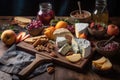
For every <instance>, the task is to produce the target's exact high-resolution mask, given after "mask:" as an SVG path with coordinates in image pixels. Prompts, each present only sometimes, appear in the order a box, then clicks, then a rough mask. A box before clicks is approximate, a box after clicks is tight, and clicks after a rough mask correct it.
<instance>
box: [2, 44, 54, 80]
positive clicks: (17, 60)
mask: <svg viewBox="0 0 120 80" xmlns="http://www.w3.org/2000/svg"><path fill="white" fill-rule="evenodd" d="M34 59H35V56H33V55H31V54H29V53H27V52H25V51H21V50H17V49H16V45H12V46H11V47H10V48H9V49H8V50H7V51H6V52H5V53H4V55H3V56H2V57H0V70H1V71H3V72H6V73H9V74H11V75H12V76H13V80H19V78H18V77H17V76H16V75H18V73H19V72H20V71H21V70H22V69H23V68H25V67H26V66H28V65H29V64H30V63H31V62H32V61H33V60H34ZM48 66H53V63H43V64H42V65H40V66H39V67H38V68H36V69H35V70H34V71H33V73H32V74H31V75H30V76H29V77H28V78H32V77H34V76H36V75H39V74H41V73H44V72H45V71H46V70H47V67H48Z"/></svg>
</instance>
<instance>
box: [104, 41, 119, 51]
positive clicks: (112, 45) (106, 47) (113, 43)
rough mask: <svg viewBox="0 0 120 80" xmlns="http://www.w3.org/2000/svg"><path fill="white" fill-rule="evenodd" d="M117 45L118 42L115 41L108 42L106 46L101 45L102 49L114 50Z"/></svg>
mask: <svg viewBox="0 0 120 80" xmlns="http://www.w3.org/2000/svg"><path fill="white" fill-rule="evenodd" d="M118 47H119V44H117V43H116V42H112V43H108V44H107V45H106V46H104V47H103V50H104V51H114V50H116V49H117V48H118Z"/></svg>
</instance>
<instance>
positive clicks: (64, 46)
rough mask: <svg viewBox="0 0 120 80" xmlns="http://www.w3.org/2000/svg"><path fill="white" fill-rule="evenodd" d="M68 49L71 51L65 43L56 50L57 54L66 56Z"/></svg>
mask: <svg viewBox="0 0 120 80" xmlns="http://www.w3.org/2000/svg"><path fill="white" fill-rule="evenodd" d="M70 49H71V46H70V45H69V44H68V43H66V44H64V45H63V46H62V47H61V48H60V49H59V50H58V52H59V53H60V54H62V55H66V54H67V53H68V51H70Z"/></svg>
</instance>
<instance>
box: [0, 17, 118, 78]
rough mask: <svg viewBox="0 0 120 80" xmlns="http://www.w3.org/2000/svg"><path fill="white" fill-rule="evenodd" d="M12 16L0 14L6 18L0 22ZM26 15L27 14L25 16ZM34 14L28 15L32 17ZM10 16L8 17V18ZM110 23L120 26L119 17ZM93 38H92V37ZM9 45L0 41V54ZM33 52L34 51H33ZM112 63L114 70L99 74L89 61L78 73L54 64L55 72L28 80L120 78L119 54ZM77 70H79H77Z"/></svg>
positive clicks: (96, 55) (95, 56)
mask: <svg viewBox="0 0 120 80" xmlns="http://www.w3.org/2000/svg"><path fill="white" fill-rule="evenodd" d="M13 17H14V16H0V19H3V18H5V19H6V18H7V19H8V20H7V19H6V20H0V24H3V23H9V21H10V19H11V18H13ZM26 17H28V16H26ZM33 17H34V16H32V17H30V18H33ZM9 18H10V19H9ZM61 18H62V17H61ZM110 23H113V24H116V25H118V26H119V27H120V17H112V18H110ZM117 38H118V39H117V40H116V41H118V42H120V37H117ZM93 40H94V38H93ZM8 48H9V47H7V46H5V45H4V44H3V43H2V42H1V41H0V56H2V55H3V53H4V52H5V51H6V50H7V49H8ZM33 54H34V53H33ZM97 57H98V53H95V55H93V57H92V58H91V60H93V59H97ZM110 60H111V62H112V63H113V68H114V71H113V72H112V73H111V74H108V75H100V74H97V73H95V72H94V71H93V70H91V61H89V63H88V64H87V65H86V67H85V69H84V70H85V73H80V72H77V71H74V70H71V69H68V68H65V67H61V66H59V65H57V64H55V73H53V74H48V73H47V72H45V73H43V74H40V75H38V76H35V77H34V78H32V79H30V80H120V56H116V57H115V58H113V59H110ZM78 71H79V70H78Z"/></svg>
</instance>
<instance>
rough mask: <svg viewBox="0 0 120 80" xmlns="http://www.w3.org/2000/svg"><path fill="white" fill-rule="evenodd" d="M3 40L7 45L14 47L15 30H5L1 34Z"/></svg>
mask: <svg viewBox="0 0 120 80" xmlns="http://www.w3.org/2000/svg"><path fill="white" fill-rule="evenodd" d="M1 40H2V42H3V43H5V45H8V46H10V45H12V44H14V43H15V41H16V33H15V32H14V31H13V30H5V31H3V32H2V34H1Z"/></svg>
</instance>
